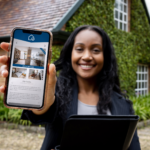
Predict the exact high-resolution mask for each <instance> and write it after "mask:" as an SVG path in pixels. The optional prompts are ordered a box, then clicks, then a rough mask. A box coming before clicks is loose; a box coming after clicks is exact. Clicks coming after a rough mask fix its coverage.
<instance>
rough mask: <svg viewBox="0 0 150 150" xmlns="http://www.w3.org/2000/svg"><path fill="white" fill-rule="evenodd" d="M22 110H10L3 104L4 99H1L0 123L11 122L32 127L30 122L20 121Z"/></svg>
mask: <svg viewBox="0 0 150 150" xmlns="http://www.w3.org/2000/svg"><path fill="white" fill-rule="evenodd" d="M21 114H22V110H21V109H8V108H6V107H5V106H4V104H3V97H0V121H9V122H12V123H16V124H22V125H31V122H30V121H28V120H22V119H20V117H21Z"/></svg>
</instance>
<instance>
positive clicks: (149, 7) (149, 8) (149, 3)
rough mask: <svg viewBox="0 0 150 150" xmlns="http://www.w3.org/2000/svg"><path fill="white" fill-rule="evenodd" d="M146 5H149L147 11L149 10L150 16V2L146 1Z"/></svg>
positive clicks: (149, 0)
mask: <svg viewBox="0 0 150 150" xmlns="http://www.w3.org/2000/svg"><path fill="white" fill-rule="evenodd" d="M145 3H146V5H147V9H148V12H149V15H150V0H145Z"/></svg>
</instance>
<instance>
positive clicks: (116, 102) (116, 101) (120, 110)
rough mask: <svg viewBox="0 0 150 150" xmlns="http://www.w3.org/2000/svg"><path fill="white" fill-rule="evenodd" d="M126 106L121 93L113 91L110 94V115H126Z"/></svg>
mask: <svg viewBox="0 0 150 150" xmlns="http://www.w3.org/2000/svg"><path fill="white" fill-rule="evenodd" d="M128 108H129V107H128V106H127V102H126V100H125V99H124V98H123V96H122V95H120V94H118V93H116V92H113V93H112V96H111V108H110V111H111V114H112V115H125V114H126V115H127V113H128Z"/></svg>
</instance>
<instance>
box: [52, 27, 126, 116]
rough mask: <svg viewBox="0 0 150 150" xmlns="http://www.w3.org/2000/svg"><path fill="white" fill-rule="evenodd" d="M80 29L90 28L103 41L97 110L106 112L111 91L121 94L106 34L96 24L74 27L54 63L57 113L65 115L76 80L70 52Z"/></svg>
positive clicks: (112, 52) (109, 105)
mask: <svg viewBox="0 0 150 150" xmlns="http://www.w3.org/2000/svg"><path fill="white" fill-rule="evenodd" d="M82 30H92V31H95V32H97V33H98V34H99V35H100V36H101V37H102V41H103V55H104V66H103V68H102V70H101V71H100V73H99V74H98V81H97V83H98V88H99V89H98V90H99V97H100V98H99V101H98V104H97V111H98V113H99V114H106V111H107V109H108V108H110V107H111V100H110V97H111V94H112V92H113V91H115V92H117V93H119V94H121V95H123V94H122V93H121V90H120V83H119V77H118V70H117V62H116V57H115V54H114V48H113V46H112V43H111V41H110V39H109V37H108V35H107V34H106V33H105V32H104V31H103V30H102V29H101V28H100V27H98V26H91V25H84V26H80V27H78V28H76V29H75V30H74V31H73V32H72V33H71V35H70V37H69V38H68V40H67V41H66V43H65V45H64V47H63V49H62V50H61V53H60V57H59V59H58V60H57V61H56V62H55V63H54V64H55V65H56V70H57V71H60V72H59V77H58V80H57V86H56V87H57V92H56V96H57V98H58V99H59V108H60V110H59V113H60V115H62V116H63V115H65V113H66V112H67V110H68V109H69V104H70V102H71V101H72V91H73V88H72V85H73V84H74V83H75V82H77V80H76V73H75V72H74V70H73V68H72V65H71V53H72V49H73V45H74V40H75V37H76V35H77V34H78V33H79V32H80V31H82Z"/></svg>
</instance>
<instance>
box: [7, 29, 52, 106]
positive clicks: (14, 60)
mask: <svg viewBox="0 0 150 150" xmlns="http://www.w3.org/2000/svg"><path fill="white" fill-rule="evenodd" d="M49 38H50V37H49V34H48V33H46V32H42V33H41V34H29V33H23V31H22V30H20V29H18V30H15V33H14V38H13V47H12V51H11V62H10V63H11V67H10V74H9V85H8V94H7V103H8V104H9V105H14V106H23V107H24V106H25V107H36V108H37V107H39V108H40V107H41V106H42V104H43V96H44V84H45V80H46V65H47V64H46V63H47V57H48V47H49Z"/></svg>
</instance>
